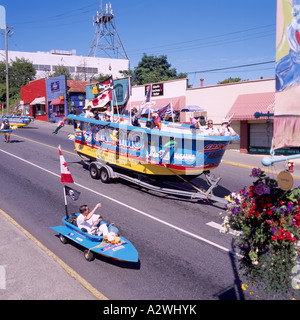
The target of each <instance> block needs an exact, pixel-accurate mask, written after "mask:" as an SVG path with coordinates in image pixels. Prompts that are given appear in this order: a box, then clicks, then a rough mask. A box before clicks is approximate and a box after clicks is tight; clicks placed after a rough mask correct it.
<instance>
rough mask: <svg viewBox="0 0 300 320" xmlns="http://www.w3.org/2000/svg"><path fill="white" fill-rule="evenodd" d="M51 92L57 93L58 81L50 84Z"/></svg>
mask: <svg viewBox="0 0 300 320" xmlns="http://www.w3.org/2000/svg"><path fill="white" fill-rule="evenodd" d="M51 91H52V92H55V91H59V81H54V82H51Z"/></svg>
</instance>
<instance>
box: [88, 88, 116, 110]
mask: <svg viewBox="0 0 300 320" xmlns="http://www.w3.org/2000/svg"><path fill="white" fill-rule="evenodd" d="M111 100H112V91H111V90H108V91H104V92H102V93H101V94H100V95H99V96H98V97H97V98H95V99H94V100H92V103H93V106H94V107H97V106H99V107H102V106H105V105H106V104H107V102H109V101H111Z"/></svg>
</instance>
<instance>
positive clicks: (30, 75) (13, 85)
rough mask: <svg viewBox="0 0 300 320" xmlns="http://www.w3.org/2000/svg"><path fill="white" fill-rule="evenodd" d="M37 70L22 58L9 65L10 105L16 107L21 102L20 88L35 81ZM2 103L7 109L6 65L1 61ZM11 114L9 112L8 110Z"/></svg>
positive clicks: (0, 87)
mask: <svg viewBox="0 0 300 320" xmlns="http://www.w3.org/2000/svg"><path fill="white" fill-rule="evenodd" d="M35 74H36V70H35V68H34V67H33V64H32V63H31V62H30V61H28V60H26V59H24V58H22V59H18V58H16V60H15V61H13V60H11V61H10V63H9V65H8V79H9V101H10V105H14V104H16V103H18V101H20V100H21V93H20V87H22V86H24V85H27V84H28V83H29V82H30V81H32V80H34V78H35ZM0 101H1V103H3V104H4V106H5V108H6V64H5V61H0ZM7 112H9V110H7Z"/></svg>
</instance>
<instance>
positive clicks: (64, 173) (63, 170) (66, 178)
mask: <svg viewBox="0 0 300 320" xmlns="http://www.w3.org/2000/svg"><path fill="white" fill-rule="evenodd" d="M58 151H59V161H60V175H61V178H60V182H62V183H74V180H73V178H72V175H71V172H70V170H69V168H68V165H67V163H66V160H65V158H64V156H63V154H62V152H61V149H60V146H58Z"/></svg>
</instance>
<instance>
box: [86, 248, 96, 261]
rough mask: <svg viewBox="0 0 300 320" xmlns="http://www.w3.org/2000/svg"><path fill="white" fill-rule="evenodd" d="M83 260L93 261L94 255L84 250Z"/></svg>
mask: <svg viewBox="0 0 300 320" xmlns="http://www.w3.org/2000/svg"><path fill="white" fill-rule="evenodd" d="M84 258H85V260H86V261H92V260H94V254H93V252H92V251H90V252H89V250H88V249H85V250H84Z"/></svg>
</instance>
